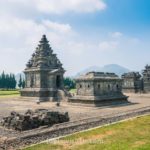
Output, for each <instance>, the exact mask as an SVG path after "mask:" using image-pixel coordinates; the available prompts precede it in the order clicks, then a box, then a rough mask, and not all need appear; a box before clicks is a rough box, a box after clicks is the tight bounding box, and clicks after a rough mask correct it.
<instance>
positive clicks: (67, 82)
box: [64, 77, 76, 89]
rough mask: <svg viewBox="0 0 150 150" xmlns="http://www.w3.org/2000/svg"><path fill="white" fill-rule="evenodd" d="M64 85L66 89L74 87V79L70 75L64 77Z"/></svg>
mask: <svg viewBox="0 0 150 150" xmlns="http://www.w3.org/2000/svg"><path fill="white" fill-rule="evenodd" d="M64 86H65V88H67V89H75V86H76V84H75V80H74V79H72V78H70V77H65V78H64Z"/></svg>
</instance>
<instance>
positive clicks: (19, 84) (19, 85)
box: [18, 75, 22, 89]
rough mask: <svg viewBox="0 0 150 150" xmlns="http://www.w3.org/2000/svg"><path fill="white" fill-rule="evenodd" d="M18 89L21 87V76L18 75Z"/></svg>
mask: <svg viewBox="0 0 150 150" xmlns="http://www.w3.org/2000/svg"><path fill="white" fill-rule="evenodd" d="M18 87H19V88H20V89H21V87H22V77H21V75H20V78H19V83H18Z"/></svg>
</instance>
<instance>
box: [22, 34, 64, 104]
mask: <svg viewBox="0 0 150 150" xmlns="http://www.w3.org/2000/svg"><path fill="white" fill-rule="evenodd" d="M64 72H65V70H64V69H63V67H62V64H61V62H60V61H59V59H58V58H57V56H56V54H54V53H53V50H52V48H51V47H50V45H49V42H48V40H47V38H46V36H45V35H43V37H42V39H41V41H40V42H39V45H38V47H37V48H36V51H35V53H33V54H32V57H31V59H30V60H29V62H28V63H27V65H26V69H25V70H24V73H25V88H24V89H23V90H21V96H24V97H35V98H36V99H37V100H40V101H45V100H57V99H58V98H59V96H58V95H59V91H61V90H63V87H64V85H63V75H64Z"/></svg>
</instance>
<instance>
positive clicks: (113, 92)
mask: <svg viewBox="0 0 150 150" xmlns="http://www.w3.org/2000/svg"><path fill="white" fill-rule="evenodd" d="M76 89H77V93H76V95H75V96H73V97H72V98H69V102H72V103H88V104H89V103H90V104H91V103H92V104H93V103H94V104H98V103H101V104H104V103H107V102H115V101H117V102H118V101H119V102H122V101H127V98H128V97H127V96H125V95H123V93H122V79H120V78H119V77H118V76H117V75H116V74H114V73H104V72H89V73H87V74H86V75H83V76H80V77H79V78H77V79H76Z"/></svg>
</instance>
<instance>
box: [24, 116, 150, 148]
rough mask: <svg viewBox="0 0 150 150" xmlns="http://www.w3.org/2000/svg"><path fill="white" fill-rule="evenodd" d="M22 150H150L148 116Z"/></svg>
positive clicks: (149, 117)
mask: <svg viewBox="0 0 150 150" xmlns="http://www.w3.org/2000/svg"><path fill="white" fill-rule="evenodd" d="M24 150H150V116H144V117H138V118H136V119H132V120H128V121H125V122H121V123H117V124H113V125H109V126H105V127H101V128H97V129H93V130H90V131H86V132H81V133H77V134H73V135H71V136H67V137H65V138H61V139H60V140H57V141H53V143H44V144H39V145H36V146H33V147H30V148H26V149H24Z"/></svg>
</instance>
